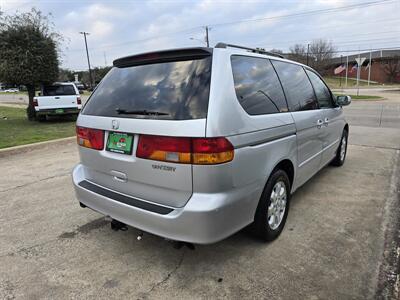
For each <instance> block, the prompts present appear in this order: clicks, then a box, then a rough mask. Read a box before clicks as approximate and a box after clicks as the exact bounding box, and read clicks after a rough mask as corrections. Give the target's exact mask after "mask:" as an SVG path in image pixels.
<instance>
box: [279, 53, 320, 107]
mask: <svg viewBox="0 0 400 300" xmlns="http://www.w3.org/2000/svg"><path fill="white" fill-rule="evenodd" d="M272 64H273V65H274V67H275V69H276V72H277V73H278V76H279V78H280V80H281V82H282V86H283V90H284V91H285V95H286V99H287V100H288V103H289V108H290V110H291V111H299V110H312V109H318V102H317V99H316V98H315V94H314V90H313V88H312V86H311V83H310V80H308V77H307V75H306V72H305V71H304V69H303V67H302V66H299V65H295V64H292V63H287V62H283V61H276V60H274V61H272Z"/></svg>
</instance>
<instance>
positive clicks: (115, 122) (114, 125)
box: [111, 120, 119, 129]
mask: <svg viewBox="0 0 400 300" xmlns="http://www.w3.org/2000/svg"><path fill="white" fill-rule="evenodd" d="M111 125H112V129H118V128H119V121H118V120H112V122H111Z"/></svg>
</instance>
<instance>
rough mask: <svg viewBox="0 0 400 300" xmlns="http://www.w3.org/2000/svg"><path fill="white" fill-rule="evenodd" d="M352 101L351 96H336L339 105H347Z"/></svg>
mask: <svg viewBox="0 0 400 300" xmlns="http://www.w3.org/2000/svg"><path fill="white" fill-rule="evenodd" d="M350 103H351V97H350V96H337V97H336V104H337V105H339V106H346V105H349V104H350Z"/></svg>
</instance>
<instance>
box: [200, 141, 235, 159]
mask: <svg viewBox="0 0 400 300" xmlns="http://www.w3.org/2000/svg"><path fill="white" fill-rule="evenodd" d="M192 145H193V150H192V151H193V157H192V162H193V164H197V165H213V164H220V163H223V162H227V161H231V160H232V159H233V153H234V152H233V146H232V144H231V143H230V142H229V141H228V140H227V139H226V138H224V137H217V138H194V139H192Z"/></svg>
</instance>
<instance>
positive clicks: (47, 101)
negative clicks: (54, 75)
mask: <svg viewBox="0 0 400 300" xmlns="http://www.w3.org/2000/svg"><path fill="white" fill-rule="evenodd" d="M33 105H34V107H35V111H36V118H37V119H38V120H39V121H41V120H45V119H46V116H49V115H78V114H79V111H80V110H81V108H82V101H81V97H80V94H79V91H78V89H77V87H76V86H75V84H74V83H72V82H56V83H54V84H53V85H48V86H43V87H42V91H41V93H40V94H39V96H36V97H34V98H33Z"/></svg>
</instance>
